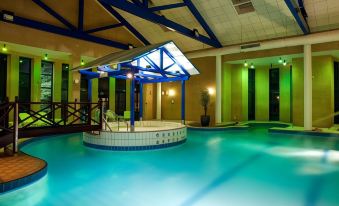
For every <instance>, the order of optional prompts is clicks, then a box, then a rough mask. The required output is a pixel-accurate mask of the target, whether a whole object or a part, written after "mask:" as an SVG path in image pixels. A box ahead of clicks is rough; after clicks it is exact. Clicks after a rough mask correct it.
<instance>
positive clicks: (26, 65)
mask: <svg viewBox="0 0 339 206" xmlns="http://www.w3.org/2000/svg"><path fill="white" fill-rule="evenodd" d="M19 101H21V102H30V101H31V59H29V58H24V57H20V58H19ZM20 109H21V110H20V112H23V109H22V108H20ZM28 109H29V108H26V109H25V110H28Z"/></svg>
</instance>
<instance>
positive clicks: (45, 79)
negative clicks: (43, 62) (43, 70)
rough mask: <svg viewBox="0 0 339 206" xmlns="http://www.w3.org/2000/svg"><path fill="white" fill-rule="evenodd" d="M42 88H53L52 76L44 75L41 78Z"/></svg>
mask: <svg viewBox="0 0 339 206" xmlns="http://www.w3.org/2000/svg"><path fill="white" fill-rule="evenodd" d="M41 87H45V88H46V87H48V88H51V87H52V76H49V75H42V76H41Z"/></svg>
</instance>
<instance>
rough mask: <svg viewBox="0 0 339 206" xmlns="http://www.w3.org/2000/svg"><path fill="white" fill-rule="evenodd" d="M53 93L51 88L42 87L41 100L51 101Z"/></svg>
mask: <svg viewBox="0 0 339 206" xmlns="http://www.w3.org/2000/svg"><path fill="white" fill-rule="evenodd" d="M51 99H52V93H51V89H50V88H41V101H51Z"/></svg>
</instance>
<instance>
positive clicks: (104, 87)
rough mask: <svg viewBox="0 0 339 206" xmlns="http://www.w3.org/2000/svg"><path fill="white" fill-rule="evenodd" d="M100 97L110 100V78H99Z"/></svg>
mask: <svg viewBox="0 0 339 206" xmlns="http://www.w3.org/2000/svg"><path fill="white" fill-rule="evenodd" d="M98 95H99V98H108V97H109V79H108V77H105V78H99V85H98Z"/></svg>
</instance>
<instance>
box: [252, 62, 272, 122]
mask: <svg viewBox="0 0 339 206" xmlns="http://www.w3.org/2000/svg"><path fill="white" fill-rule="evenodd" d="M255 120H258V121H268V120H269V66H260V67H256V68H255Z"/></svg>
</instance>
